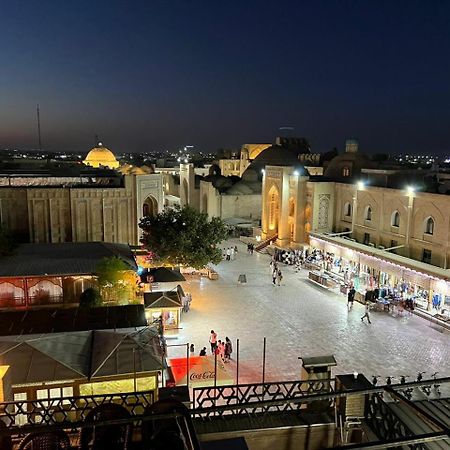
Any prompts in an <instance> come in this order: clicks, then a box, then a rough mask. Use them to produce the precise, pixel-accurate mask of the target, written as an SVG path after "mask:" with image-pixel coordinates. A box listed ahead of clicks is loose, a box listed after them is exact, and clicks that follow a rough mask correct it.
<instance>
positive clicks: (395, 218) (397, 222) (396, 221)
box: [391, 211, 400, 227]
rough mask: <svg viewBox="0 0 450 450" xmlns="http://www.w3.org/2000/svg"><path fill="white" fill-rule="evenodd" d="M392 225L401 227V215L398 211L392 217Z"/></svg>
mask: <svg viewBox="0 0 450 450" xmlns="http://www.w3.org/2000/svg"><path fill="white" fill-rule="evenodd" d="M391 225H392V226H393V227H399V226H400V213H399V212H398V211H394V212H393V213H392V216H391Z"/></svg>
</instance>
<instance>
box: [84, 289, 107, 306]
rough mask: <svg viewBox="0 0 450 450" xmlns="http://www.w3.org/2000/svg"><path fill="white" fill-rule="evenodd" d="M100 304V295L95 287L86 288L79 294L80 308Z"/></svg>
mask: <svg viewBox="0 0 450 450" xmlns="http://www.w3.org/2000/svg"><path fill="white" fill-rule="evenodd" d="M101 304H102V297H101V295H100V292H99V291H98V290H97V289H94V288H87V289H86V290H84V291H83V292H82V293H81V295H80V308H95V307H96V306H101Z"/></svg>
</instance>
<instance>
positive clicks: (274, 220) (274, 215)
mask: <svg viewBox="0 0 450 450" xmlns="http://www.w3.org/2000/svg"><path fill="white" fill-rule="evenodd" d="M279 199H280V197H279V195H278V190H277V189H276V187H275V186H272V187H271V189H270V191H269V230H276V231H278V215H279V210H280V203H279V202H280V200H279Z"/></svg>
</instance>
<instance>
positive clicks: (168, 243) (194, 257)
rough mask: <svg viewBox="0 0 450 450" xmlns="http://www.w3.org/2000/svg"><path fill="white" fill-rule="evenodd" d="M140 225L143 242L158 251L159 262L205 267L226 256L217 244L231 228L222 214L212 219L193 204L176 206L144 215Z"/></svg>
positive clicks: (145, 245)
mask: <svg viewBox="0 0 450 450" xmlns="http://www.w3.org/2000/svg"><path fill="white" fill-rule="evenodd" d="M139 227H140V228H141V229H142V231H143V237H142V240H141V242H142V243H143V245H144V247H145V248H147V249H148V250H149V251H152V252H154V253H155V254H156V261H158V262H159V263H162V264H167V265H171V266H178V265H184V266H189V267H194V268H195V269H201V268H202V267H205V266H206V265H207V264H208V263H210V262H212V263H216V264H217V263H219V262H220V261H221V260H222V251H221V250H220V249H218V248H217V245H218V244H219V243H220V242H222V241H223V240H224V239H226V237H227V228H226V225H225V224H224V222H223V221H222V220H221V219H219V218H218V217H213V218H212V219H211V220H208V215H207V214H205V213H200V212H198V211H196V210H195V209H193V208H191V207H190V206H185V207H183V208H180V207H176V208H173V209H166V210H164V211H163V212H162V213H160V214H158V215H156V216H154V217H144V218H143V219H142V220H141V222H140V224H139ZM154 261H155V259H154Z"/></svg>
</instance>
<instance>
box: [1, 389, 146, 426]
mask: <svg viewBox="0 0 450 450" xmlns="http://www.w3.org/2000/svg"><path fill="white" fill-rule="evenodd" d="M154 400H155V398H154V391H145V392H133V393H124V394H106V395H87V396H80V397H62V398H54V399H52V398H48V399H42V400H24V401H14V402H6V403H1V404H0V420H2V421H3V422H4V424H5V425H6V427H7V428H15V427H22V426H24V425H53V424H66V425H71V426H72V425H73V426H74V427H76V426H78V425H79V424H80V423H82V422H83V421H84V420H85V419H86V416H87V415H88V414H89V412H90V411H91V410H92V409H94V408H95V407H97V406H99V405H102V404H104V403H115V404H118V405H120V406H123V407H124V408H126V409H127V410H128V412H129V413H130V414H131V415H132V416H140V415H142V414H144V411H145V409H146V408H147V407H148V406H150V405H152V404H153V403H154Z"/></svg>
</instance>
